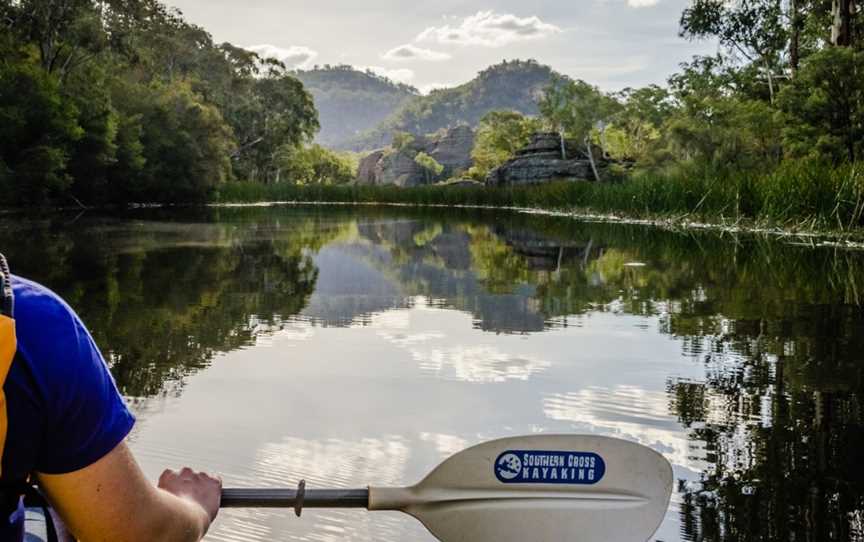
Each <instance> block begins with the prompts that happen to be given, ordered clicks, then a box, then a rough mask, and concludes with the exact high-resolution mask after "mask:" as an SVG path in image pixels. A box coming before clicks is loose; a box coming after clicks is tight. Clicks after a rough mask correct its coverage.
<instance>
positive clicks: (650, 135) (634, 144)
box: [605, 85, 675, 163]
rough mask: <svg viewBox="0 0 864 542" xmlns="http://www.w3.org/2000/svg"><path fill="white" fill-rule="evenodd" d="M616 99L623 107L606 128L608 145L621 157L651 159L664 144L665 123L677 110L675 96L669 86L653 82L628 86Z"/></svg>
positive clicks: (617, 156) (638, 160) (614, 154)
mask: <svg viewBox="0 0 864 542" xmlns="http://www.w3.org/2000/svg"><path fill="white" fill-rule="evenodd" d="M616 98H617V100H618V101H619V102H620V103H621V108H620V109H619V110H618V111H617V112H616V113H615V114H614V115H612V117H611V119H610V123H611V124H610V126H609V127H607V128H606V133H605V135H606V147H607V148H608V150H609V152H610V154H611V155H612V156H614V157H616V158H619V159H629V160H635V161H637V162H641V163H645V162H649V161H651V160H652V159H653V157H655V156H656V155H657V154H658V148H659V147H661V146H662V144H661V143H662V139H663V132H662V131H663V129H664V124H665V123H666V122H667V121H668V119H669V118H670V117H671V116H672V114H673V112H674V110H675V103H674V102H673V100H672V96H671V95H670V94H669V91H668V90H666V89H665V88H661V87H658V86H656V85H651V86H648V87H645V88H640V89H631V88H627V89H624V90H623V91H621V92H620V93H618V95H617V96H616Z"/></svg>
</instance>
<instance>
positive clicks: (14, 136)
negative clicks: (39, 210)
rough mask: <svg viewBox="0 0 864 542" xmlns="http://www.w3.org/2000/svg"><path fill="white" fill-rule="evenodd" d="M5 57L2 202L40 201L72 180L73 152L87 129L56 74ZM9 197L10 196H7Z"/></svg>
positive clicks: (0, 112)
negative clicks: (69, 168) (79, 121)
mask: <svg viewBox="0 0 864 542" xmlns="http://www.w3.org/2000/svg"><path fill="white" fill-rule="evenodd" d="M17 60H18V62H15V59H8V58H6V59H0V104H2V107H0V161H2V163H3V164H4V169H5V170H6V173H5V174H4V175H3V179H4V185H5V186H2V187H0V188H2V190H3V191H4V196H3V202H4V203H7V202H10V201H11V202H15V201H20V202H23V203H29V204H33V203H39V202H41V201H44V200H45V199H47V198H52V197H58V196H59V195H60V194H62V193H63V192H64V191H65V190H66V189H68V188H69V186H70V185H71V184H72V179H71V178H70V176H69V175H68V173H67V171H66V168H67V165H68V162H69V155H70V153H71V152H72V150H73V149H74V146H75V143H76V142H77V141H79V140H80V139H81V138H82V137H83V135H84V133H83V130H82V129H81V126H80V125H79V124H78V115H79V112H78V110H77V109H76V108H75V106H74V105H73V104H72V103H71V101H70V100H69V99H67V98H65V97H64V96H63V95H62V94H61V93H60V84H59V81H58V80H57V78H56V77H54V76H52V75H50V74H48V73H46V72H45V71H44V70H43V69H42V68H41V67H40V66H39V65H38V64H35V63H32V62H30V61H28V60H27V59H17ZM7 198H8V199H7Z"/></svg>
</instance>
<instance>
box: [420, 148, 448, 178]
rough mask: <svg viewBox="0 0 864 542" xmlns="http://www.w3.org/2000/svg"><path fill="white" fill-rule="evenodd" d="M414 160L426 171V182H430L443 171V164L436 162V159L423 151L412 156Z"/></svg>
mask: <svg viewBox="0 0 864 542" xmlns="http://www.w3.org/2000/svg"><path fill="white" fill-rule="evenodd" d="M414 162H416V163H417V165H419V166H420V167H421V168H423V171H424V172H425V173H426V182H427V183H431V182H432V180H433V179H434V178H436V177H438V176H439V175H441V173H442V172H443V171H444V166H442V165H441V164H439V163H438V161H437V160H435V159H434V158H432V157H431V156H429V155H428V154H426V153H425V152H419V153H417V156H415V157H414Z"/></svg>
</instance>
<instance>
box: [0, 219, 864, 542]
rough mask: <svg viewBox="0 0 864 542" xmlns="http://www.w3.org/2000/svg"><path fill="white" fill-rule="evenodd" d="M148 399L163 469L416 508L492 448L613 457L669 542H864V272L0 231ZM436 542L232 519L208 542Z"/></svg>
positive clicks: (287, 237)
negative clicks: (652, 475)
mask: <svg viewBox="0 0 864 542" xmlns="http://www.w3.org/2000/svg"><path fill="white" fill-rule="evenodd" d="M0 251H2V252H4V253H6V254H7V256H9V257H10V260H11V261H12V262H13V265H14V267H15V269H16V270H17V271H18V272H19V273H20V274H24V275H28V276H30V277H32V278H34V279H36V280H39V281H41V282H44V283H46V284H48V285H49V286H51V287H52V288H54V289H55V290H57V291H58V292H59V293H61V295H63V296H64V297H66V298H67V299H68V300H69V301H70V303H71V304H72V305H73V306H75V307H76V308H77V309H78V310H79V312H81V314H82V315H83V316H84V318H85V319H86V321H87V322H88V324H89V325H90V326H91V328H92V330H93V332H94V335H95V337H96V339H97V342H98V343H99V344H100V345H101V347H102V348H103V350H104V351H105V354H106V357H108V358H109V359H110V360H111V363H112V370H113V371H114V374H115V376H116V378H117V381H118V384H119V385H120V387H121V388H122V390H123V392H124V393H126V394H127V395H128V396H130V397H131V398H134V399H135V400H136V409H137V410H138V413H139V420H140V422H139V427H138V429H137V430H136V433H135V435H134V438H135V446H136V451H137V452H138V453H139V455H141V457H142V461H143V463H144V465H145V468H147V469H148V472H149V473H151V474H153V473H156V472H157V471H158V469H159V468H161V467H162V466H163V465H165V464H177V463H186V462H191V463H194V464H196V465H201V466H202V467H205V468H209V469H212V470H216V471H219V472H223V473H226V479H227V480H228V481H229V483H232V484H234V485H274V486H275V485H286V484H287V485H290V484H293V483H294V482H296V480H297V479H298V478H300V477H305V478H307V479H309V480H310V483H314V484H315V485H318V486H321V485H338V486H341V487H349V486H353V485H358V486H362V485H365V484H366V483H370V482H374V483H378V484H381V483H393V484H403V483H411V482H413V481H415V480H416V479H418V478H419V477H421V476H422V475H423V474H425V472H426V471H427V470H428V469H429V468H430V467H431V466H433V465H434V464H435V463H436V462H438V461H439V460H440V459H442V458H443V457H445V456H447V455H448V454H450V453H452V452H453V451H456V450H458V449H462V448H464V447H465V446H468V445H470V444H472V443H475V442H478V441H480V440H483V439H486V438H491V437H496V436H501V435H507V434H517V433H526V432H531V431H578V432H595V433H601V434H609V435H613V436H619V437H622V438H627V439H631V440H635V441H638V442H642V443H644V444H646V445H649V446H652V447H654V448H655V449H657V450H658V451H661V452H663V453H664V454H665V455H666V456H667V457H668V458H669V459H670V460H671V461H673V463H674V466H675V474H676V477H677V478H678V480H679V487H678V491H676V494H675V497H674V499H673V508H672V510H671V511H670V515H669V517H668V518H667V521H666V522H665V523H664V526H663V528H662V530H661V533H659V534H658V538H659V539H662V540H667V541H668V540H676V539H682V540H700V541H701V540H711V541H727V540H730V541H731V540H736V541H737V540H813V541H816V540H861V539H864V531H862V522H864V497H862V495H864V474H862V473H864V471H862V469H861V468H860V456H861V454H860V450H861V449H862V445H864V423H862V411H861V397H862V392H864V390H862V387H864V372H862V368H864V313H862V308H861V301H862V299H861V296H862V292H864V290H862V287H864V284H862V277H864V255H862V254H860V253H855V252H843V251H835V250H828V249H809V248H806V247H797V246H787V245H783V244H779V243H776V242H767V241H763V240H759V239H755V238H746V237H745V238H723V237H720V236H716V235H713V234H673V233H666V232H660V231H657V230H651V229H643V228H636V227H626V226H611V225H592V224H584V223H578V222H575V221H570V220H563V219H552V218H544V217H539V216H531V217H526V216H521V215H514V214H501V213H468V212H464V213H463V212H454V211H452V210H451V211H448V212H447V213H446V214H442V213H435V212H429V211H423V212H420V211H417V212H408V211H406V210H392V209H391V210H387V209H366V210H363V211H359V212H358V211H354V210H350V209H345V208H337V209H329V208H251V209H244V208H239V209H210V210H198V211H178V210H173V211H152V210H148V211H138V212H136V213H135V214H133V215H131V216H130V215H129V214H126V215H123V216H85V217H83V218H81V219H78V220H77V221H75V222H71V223H70V222H69V220H68V219H67V218H65V217H62V216H59V217H58V216H51V217H49V218H46V219H18V220H14V221H10V220H6V221H3V222H0ZM288 533H290V539H296V540H328V541H329V540H345V539H351V540H428V539H429V538H428V535H425V534H424V533H423V531H422V528H420V527H419V526H417V525H415V524H414V523H412V522H411V520H404V519H402V518H400V517H399V516H387V515H385V516H384V517H383V518H380V517H378V516H376V517H374V518H370V517H369V516H368V515H366V514H362V513H361V514H357V513H350V512H345V513H341V512H317V513H314V514H312V515H310V517H309V518H308V519H307V520H306V521H305V522H301V523H298V522H297V521H296V520H294V519H293V518H291V517H287V515H286V514H279V513H274V512H272V511H238V512H232V513H231V514H226V515H225V516H224V518H223V520H221V522H220V523H219V524H218V525H217V528H216V530H215V532H214V533H213V539H214V540H271V539H279V538H280V537H282V538H288Z"/></svg>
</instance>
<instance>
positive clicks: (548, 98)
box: [538, 76, 614, 181]
mask: <svg viewBox="0 0 864 542" xmlns="http://www.w3.org/2000/svg"><path fill="white" fill-rule="evenodd" d="M538 105H539V107H540V114H541V116H542V117H543V119H544V120H545V121H546V122H547V124H548V125H549V126H550V127H551V128H552V129H553V130H555V131H556V132H558V135H559V137H560V139H561V156H562V158H563V159H565V160H566V159H567V149H566V145H565V137H567V136H569V137H572V138H574V139H577V140H579V141H581V142H582V143H583V144H584V145H585V152H586V154H587V156H588V160H589V161H590V162H591V169H592V170H593V172H594V178H595V179H596V180H598V181H599V180H600V174H599V173H598V171H597V165H596V163H595V161H594V153H593V151H592V150H591V135H592V131H593V130H594V129H595V127H596V126H597V125H598V124H599V123H601V122H602V121H605V120H606V119H608V118H609V116H610V115H611V113H612V109H613V107H614V101H613V100H612V99H610V98H609V97H608V96H606V95H604V94H603V93H601V92H600V91H599V90H598V89H597V88H596V87H593V86H591V85H589V84H588V83H586V82H584V81H581V80H576V81H574V80H572V79H570V78H569V77H565V76H556V77H554V78H553V79H552V83H550V85H549V86H548V87H546V89H545V90H544V93H543V97H542V98H541V99H540V102H539V104H538Z"/></svg>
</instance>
